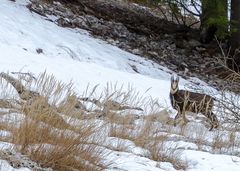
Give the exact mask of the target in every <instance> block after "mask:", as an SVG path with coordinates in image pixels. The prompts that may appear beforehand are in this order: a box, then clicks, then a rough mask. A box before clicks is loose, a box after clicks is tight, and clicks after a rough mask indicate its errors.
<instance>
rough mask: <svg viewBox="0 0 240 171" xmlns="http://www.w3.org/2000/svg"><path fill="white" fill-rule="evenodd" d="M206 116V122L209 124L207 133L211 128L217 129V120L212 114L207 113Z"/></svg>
mask: <svg viewBox="0 0 240 171" xmlns="http://www.w3.org/2000/svg"><path fill="white" fill-rule="evenodd" d="M206 116H207V118H208V122H209V123H210V124H211V127H210V129H209V131H212V129H213V128H217V127H218V126H219V122H218V119H217V117H216V115H215V114H214V113H213V112H208V113H207V115H206Z"/></svg>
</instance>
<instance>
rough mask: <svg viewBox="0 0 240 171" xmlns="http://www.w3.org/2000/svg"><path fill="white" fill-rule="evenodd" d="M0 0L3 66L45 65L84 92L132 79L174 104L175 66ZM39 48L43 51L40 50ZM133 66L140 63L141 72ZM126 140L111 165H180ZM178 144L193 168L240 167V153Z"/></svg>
mask: <svg viewBox="0 0 240 171" xmlns="http://www.w3.org/2000/svg"><path fill="white" fill-rule="evenodd" d="M0 2H1V5H0V11H1V15H0V21H1V27H0V51H1V55H0V61H1V68H0V71H1V72H2V71H4V72H13V71H21V72H31V73H33V74H35V75H38V74H39V73H41V72H44V71H46V72H47V73H48V74H53V75H54V76H56V78H57V79H59V80H61V81H63V82H66V83H68V82H69V81H72V82H73V83H74V86H75V90H76V92H78V93H79V94H83V92H84V91H85V89H86V87H87V86H88V85H90V86H91V87H94V86H95V85H99V86H98V88H97V93H100V92H101V91H102V90H103V88H104V87H106V84H108V83H112V84H115V83H117V85H118V86H119V87H121V86H122V85H123V89H124V90H127V89H128V87H129V85H131V86H132V87H134V88H135V89H136V91H139V92H141V94H143V96H145V97H150V96H151V97H152V98H158V99H159V101H160V102H161V104H162V106H163V107H165V108H166V107H169V106H170V102H169V98H168V95H169V87H170V81H169V80H170V76H171V74H172V73H174V72H172V71H170V70H169V69H167V68H165V67H163V66H161V65H158V64H156V63H154V62H152V61H149V60H145V59H143V58H141V57H139V56H136V55H133V54H130V53H128V52H125V51H123V50H121V49H119V48H117V47H114V46H112V45H110V44H108V43H106V42H104V41H102V40H98V39H95V38H93V37H92V36H91V35H89V34H88V33H87V32H86V31H84V30H80V29H69V28H61V27H58V26H57V25H56V24H54V23H52V22H50V21H47V20H45V18H44V17H42V16H39V15H37V14H35V13H31V12H30V11H29V10H28V9H27V8H26V7H25V5H26V4H28V1H26V0H17V1H16V2H15V3H14V2H12V1H8V0H0ZM38 48H41V49H42V50H43V53H40V54H38V53H37V52H36V49H38ZM131 66H135V67H136V68H137V71H138V73H136V72H135V71H134V69H133V68H132V67H131ZM192 80H193V81H194V82H198V83H199V82H200V83H201V84H200V85H201V86H202V87H205V90H206V91H208V90H213V89H212V88H210V87H208V86H207V85H206V84H205V83H204V82H201V81H200V80H198V79H197V78H192ZM186 83H189V82H188V81H186V80H184V79H181V80H180V87H183V86H184V85H185V84H186ZM147 90H148V91H147ZM11 117H12V118H14V119H17V120H18V119H21V118H22V116H21V115H18V114H12V116H11ZM5 119H6V118H5ZM6 134H7V133H6ZM209 137H210V136H209ZM116 141H118V140H114V138H109V143H111V144H112V146H113V148H117V147H116V146H117V144H114V143H116ZM121 141H122V140H121ZM124 143H126V145H127V146H128V148H127V152H120V151H119V152H118V151H115V152H113V153H111V154H110V155H109V156H108V158H109V159H111V160H114V163H113V165H111V166H110V168H109V169H108V170H109V171H115V170H127V171H135V170H136V171H147V170H148V171H149V170H151V171H163V170H169V171H170V170H175V169H174V168H173V166H172V165H171V164H170V163H168V162H166V163H160V164H159V162H156V161H153V160H151V159H149V158H147V157H143V154H146V151H145V149H142V148H140V147H137V146H136V145H135V144H134V143H133V142H131V141H129V140H126V141H124ZM175 144H176V146H178V147H179V148H181V149H184V150H183V154H182V156H181V157H182V158H184V159H186V160H187V161H190V167H189V168H188V170H189V171H198V170H199V171H200V170H201V171H208V170H214V171H224V170H231V171H239V170H240V169H239V168H240V158H239V157H234V156H230V155H223V154H210V153H209V152H202V151H198V148H197V145H196V144H194V143H187V142H184V141H179V142H175ZM189 149H191V150H189ZM0 166H1V170H29V169H26V168H22V169H13V168H12V167H11V166H10V165H9V164H8V163H7V162H6V161H2V160H1V161H0Z"/></svg>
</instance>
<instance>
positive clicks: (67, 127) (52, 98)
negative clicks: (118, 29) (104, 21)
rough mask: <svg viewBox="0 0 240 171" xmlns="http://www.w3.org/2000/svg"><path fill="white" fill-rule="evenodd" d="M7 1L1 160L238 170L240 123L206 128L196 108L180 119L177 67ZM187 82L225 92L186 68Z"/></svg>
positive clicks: (66, 166) (2, 30) (0, 44)
mask: <svg viewBox="0 0 240 171" xmlns="http://www.w3.org/2000/svg"><path fill="white" fill-rule="evenodd" d="M0 1H1V5H0V11H1V15H0V21H1V27H0V50H1V56H0V60H1V69H0V72H1V75H0V76H1V93H0V95H1V105H0V107H1V115H0V120H1V122H0V128H1V143H0V144H1V147H2V151H3V152H2V154H0V156H1V170H3V171H5V170H6V171H7V170H51V169H53V170H108V171H123V170H124V171H134V170H136V171H144V170H146V171H147V170H151V171H163V170H164V171H175V170H187V171H198V170H199V171H200V170H201V171H202V170H205V171H208V170H211V171H220V170H222V171H225V170H231V171H238V170H239V168H240V155H239V154H240V141H239V138H240V133H239V132H238V131H239V130H237V129H233V128H230V127H227V126H226V127H225V125H223V126H221V127H220V128H219V129H214V130H213V131H208V127H209V126H208V125H207V124H206V119H205V118H204V117H203V116H202V115H200V117H196V116H195V115H194V114H192V115H189V116H188V119H189V120H190V121H189V123H188V124H187V125H186V126H183V125H181V123H179V124H178V125H177V126H176V127H174V126H173V123H172V120H173V118H174V116H175V114H176V111H175V110H174V109H172V107H171V105H170V100H169V91H170V77H171V75H172V74H176V73H175V72H174V71H173V70H171V69H168V68H167V67H165V66H161V65H159V64H157V63H155V62H154V61H152V60H148V59H146V58H143V57H141V56H138V55H135V54H132V53H129V52H126V51H124V50H121V49H119V48H118V47H116V46H113V45H111V44H109V43H107V42H105V41H103V40H100V39H97V38H96V37H94V36H93V35H91V33H90V32H88V31H87V30H83V29H79V28H67V27H60V26H58V25H57V24H56V23H55V22H52V21H54V20H55V19H56V16H54V15H47V16H42V15H39V14H37V13H34V12H33V11H30V10H29V9H28V8H27V7H26V6H27V5H28V4H29V1H27V0H16V2H13V1H9V0H0ZM4 73H5V74H4ZM42 73H43V74H42ZM6 75H9V78H10V77H11V78H13V79H15V82H17V81H20V83H19V85H21V84H22V85H23V87H24V88H26V89H27V90H25V89H24V90H25V91H26V92H28V93H29V92H35V94H34V95H33V97H34V98H32V97H31V98H28V97H27V98H23V96H22V95H23V94H22V92H20V91H18V90H17V88H16V87H17V86H15V88H14V86H13V84H12V83H9V81H6ZM3 78H5V79H3ZM16 80H17V81H16ZM59 81H60V82H59ZM70 82H71V83H70ZM69 83H70V84H69ZM186 86H187V89H191V90H192V91H195V90H196V89H194V87H195V88H196V87H197V89H200V90H201V91H204V92H205V93H207V94H211V95H213V96H215V97H219V92H218V91H217V90H215V89H214V88H212V87H211V86H209V85H208V84H207V83H205V82H204V81H201V80H200V79H198V78H196V77H190V78H189V79H188V80H185V79H183V78H181V79H180V88H185V87H186ZM20 87H21V86H20ZM16 90H17V91H16ZM22 91H23V90H22ZM70 98H73V100H72V101H73V102H72V101H71V102H70V100H71V99H70ZM94 100H95V101H94ZM77 102H79V103H80V104H79V105H78V106H77ZM110 103H111V104H110ZM6 104H7V105H6ZM109 104H110V105H109ZM113 104H114V105H115V108H113V106H114V105H113ZM81 105H82V106H81ZM117 105H120V106H121V107H123V108H124V110H120V109H119V108H121V107H117V108H118V109H116V106H117ZM126 106H127V107H126ZM217 111H218V108H217V107H216V108H215V112H216V113H217V116H218V117H220V114H219V113H218V112H217ZM221 122H222V120H221V119H220V123H221ZM8 151H12V152H9V153H8ZM9 156H10V157H9ZM23 161H24V162H23ZM10 165H11V166H10ZM40 166H41V167H40ZM13 167H14V168H13ZM44 168H47V169H44Z"/></svg>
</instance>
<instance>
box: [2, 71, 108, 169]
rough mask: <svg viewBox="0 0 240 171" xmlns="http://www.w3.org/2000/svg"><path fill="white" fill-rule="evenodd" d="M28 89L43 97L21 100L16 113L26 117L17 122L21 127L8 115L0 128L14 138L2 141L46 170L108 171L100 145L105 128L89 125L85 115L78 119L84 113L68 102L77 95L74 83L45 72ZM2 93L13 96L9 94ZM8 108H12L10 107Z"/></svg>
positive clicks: (6, 106)
mask: <svg viewBox="0 0 240 171" xmlns="http://www.w3.org/2000/svg"><path fill="white" fill-rule="evenodd" d="M22 82H24V81H23V80H22ZM8 86H9V85H8ZM25 87H28V88H30V87H31V88H34V89H35V90H37V91H38V92H39V94H40V96H38V97H36V98H34V99H31V100H27V101H23V100H21V99H20V100H18V104H19V105H18V107H15V108H14V110H15V111H17V112H18V113H21V114H22V115H21V118H20V119H18V120H16V123H17V124H13V122H14V121H13V120H14V118H12V116H11V114H8V113H7V112H6V113H5V115H6V117H7V116H9V119H5V123H1V126H0V127H1V129H2V130H6V131H9V132H10V135H11V136H10V137H8V139H6V137H4V136H3V137H2V138H1V139H4V138H5V140H6V141H9V142H11V143H13V144H15V149H16V150H17V151H19V152H21V153H22V154H24V155H27V156H29V158H30V159H31V160H33V161H36V162H38V163H39V164H40V165H41V166H43V167H50V168H52V169H54V170H60V171H61V170H64V171H68V170H69V171H72V170H83V171H84V170H86V171H91V170H94V171H95V170H103V169H105V168H106V167H107V164H106V163H104V162H103V158H104V156H105V155H106V154H105V152H104V150H103V149H102V148H100V146H99V145H100V144H101V143H102V142H103V141H104V136H101V133H102V132H103V125H101V124H99V123H96V122H86V121H85V120H83V119H80V118H82V117H81V116H79V117H78V119H76V115H77V114H78V115H81V112H78V111H77V109H76V108H75V105H76V104H75V101H74V100H73V101H69V100H68V101H67V100H66V99H68V98H69V97H70V96H72V95H73V94H74V92H73V90H72V84H63V83H61V82H58V81H57V80H56V79H55V78H54V77H53V76H48V75H47V74H46V73H43V74H42V75H39V77H38V78H37V81H35V82H34V81H33V82H27V83H25ZM5 90H7V89H5ZM2 94H4V96H5V97H7V96H8V97H9V95H8V94H7V93H6V92H3V93H2ZM13 99H14V98H13ZM10 101H11V102H14V101H15V100H10ZM63 104H64V105H63ZM59 105H60V106H61V105H63V106H64V108H60V107H59ZM5 108H12V106H11V105H9V104H7V105H5ZM8 121H9V123H8Z"/></svg>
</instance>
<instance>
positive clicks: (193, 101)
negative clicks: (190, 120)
mask: <svg viewBox="0 0 240 171" xmlns="http://www.w3.org/2000/svg"><path fill="white" fill-rule="evenodd" d="M178 82H179V78H178V77H177V79H174V77H173V76H172V78H171V90H170V100H171V105H172V107H173V108H174V109H176V110H177V111H178V113H177V115H176V116H175V119H174V120H175V121H174V124H175V125H176V120H177V119H178V118H179V117H183V120H184V122H185V123H186V122H187V119H186V116H185V112H187V111H188V112H193V113H196V114H197V113H202V114H203V115H204V116H206V117H207V118H208V121H209V123H210V124H211V128H210V130H212V129H213V128H217V127H218V125H219V123H218V119H217V117H216V115H215V114H214V113H213V112H212V108H213V105H214V101H213V100H214V98H213V97H211V96H209V95H206V94H201V93H195V92H191V91H187V90H178Z"/></svg>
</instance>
